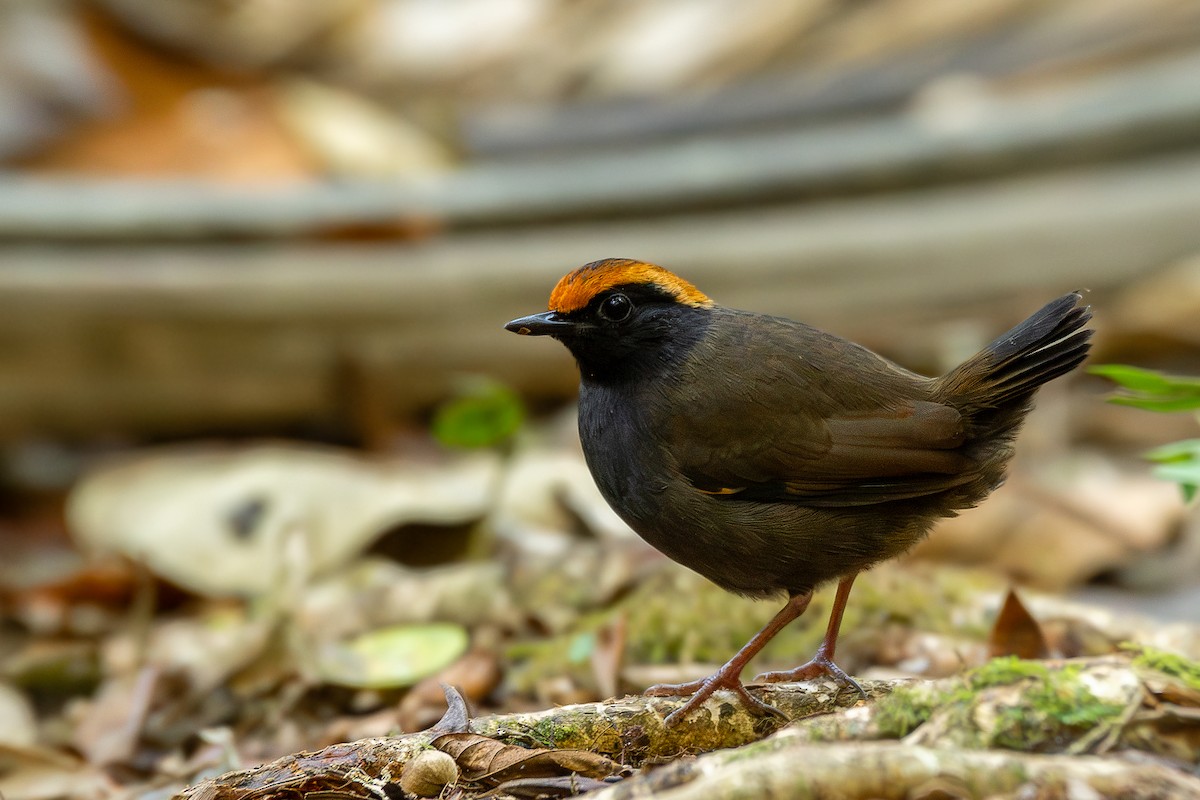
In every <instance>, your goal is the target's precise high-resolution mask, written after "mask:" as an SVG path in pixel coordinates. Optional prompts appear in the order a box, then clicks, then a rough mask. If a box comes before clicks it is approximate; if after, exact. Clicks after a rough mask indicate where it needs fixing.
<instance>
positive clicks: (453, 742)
mask: <svg viewBox="0 0 1200 800" xmlns="http://www.w3.org/2000/svg"><path fill="white" fill-rule="evenodd" d="M432 744H433V746H434V747H436V748H437V749H439V750H441V751H442V752H444V753H448V754H450V755H451V756H453V757H454V760H455V761H456V762H458V768H459V769H460V770H462V773H463V777H464V778H466V779H467V780H469V781H475V782H478V783H486V784H488V785H492V786H494V785H497V784H500V783H503V782H504V781H508V780H513V779H515V778H549V777H554V776H560V775H571V774H575V775H582V776H584V777H588V778H597V779H598V778H607V777H608V776H609V775H617V774H619V773H621V772H622V771H623V770H624V769H625V768H624V767H623V766H621V765H620V764H618V763H617V762H615V761H613V760H612V759H609V758H605V757H604V756H600V755H596V754H595V753H591V752H588V751H587V750H548V749H546V748H542V747H537V748H532V749H529V748H525V747H518V746H517V745H513V744H505V743H504V742H500V741H497V740H496V739H491V738H489V737H487V736H482V735H480V734H478V733H447V734H443V735H441V736H439V737H437V738H436V739H434V740H433V742H432Z"/></svg>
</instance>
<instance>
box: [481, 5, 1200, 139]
mask: <svg viewBox="0 0 1200 800" xmlns="http://www.w3.org/2000/svg"><path fill="white" fill-rule="evenodd" d="M884 5H886V4H884ZM871 10H872V9H869V8H864V9H861V11H863V12H870V11H871ZM1171 10H1172V11H1173V12H1174V13H1163V12H1164V11H1165V10H1164V9H1162V8H1158V9H1154V10H1149V9H1146V8H1137V7H1132V8H1125V9H1123V13H1121V12H1117V13H1114V9H1112V8H1109V9H1106V10H1097V9H1094V8H1092V7H1091V4H1089V3H1083V4H1078V3H1075V4H1072V3H1068V4H1066V5H1065V7H1063V6H1061V4H1060V7H1055V4H1050V3H1045V4H1041V5H1035V6H1032V7H1029V6H1027V7H1026V8H1024V9H1017V8H1012V9H1009V11H1010V12H1013V17H1012V18H1002V19H999V20H997V21H995V24H994V25H991V26H989V27H986V28H983V29H978V30H971V31H969V32H961V31H960V32H958V34H957V35H953V36H947V35H942V36H937V37H935V38H934V39H933V40H932V41H930V42H928V43H925V44H922V45H920V46H917V47H910V48H907V49H897V48H896V47H895V42H893V41H889V42H887V43H886V45H885V46H886V47H887V48H888V49H886V50H885V51H884V52H881V53H879V54H877V55H875V56H873V57H871V58H863V59H857V60H852V61H851V62H850V63H848V64H843V65H841V66H837V67H832V66H830V65H828V64H826V63H824V59H823V58H822V56H821V55H820V54H819V53H817V54H814V53H813V52H811V51H812V50H813V48H814V47H816V48H819V49H820V51H821V52H822V53H828V51H830V50H831V49H833V51H834V52H835V53H836V47H837V43H836V42H837V40H838V37H837V36H830V34H829V31H826V30H824V29H822V31H821V32H820V33H819V34H816V35H814V36H812V37H803V36H799V37H797V42H796V43H795V44H794V45H793V49H794V50H796V51H798V52H796V53H795V54H794V55H793V56H792V57H791V58H790V59H782V60H786V61H788V62H790V63H787V64H780V65H777V66H776V68H775V70H774V71H763V72H762V73H761V74H754V75H750V76H747V77H743V78H742V79H741V80H739V81H737V83H736V84H733V85H731V86H727V87H722V88H719V89H715V90H708V91H699V90H693V91H690V92H687V91H685V92H679V93H676V94H674V95H670V96H666V97H661V96H653V97H645V98H607V99H603V100H593V101H588V102H578V103H562V104H557V105H551V104H543V105H532V104H524V105H509V106H502V105H498V104H496V105H492V106H484V107H480V108H476V109H469V110H467V111H466V112H465V113H464V115H463V140H464V143H465V145H466V148H467V150H468V152H470V153H472V154H475V155H482V156H497V155H499V156H508V157H512V156H514V155H519V154H527V153H533V152H538V151H546V150H565V151H569V150H572V149H581V148H601V147H609V148H611V147H628V146H631V145H632V146H638V145H640V144H644V143H645V142H646V141H647V140H648V139H652V138H657V139H666V138H671V137H679V136H695V135H705V134H708V135H712V134H713V133H714V132H717V131H735V130H737V129H739V128H741V129H746V128H754V127H758V128H762V127H766V126H770V127H776V128H778V127H780V126H785V125H792V126H794V125H798V124H814V123H818V122H821V121H829V120H830V119H831V118H836V117H843V118H845V117H849V116H852V115H854V116H858V117H860V118H861V117H864V116H867V115H880V114H884V113H889V112H891V113H894V112H896V111H897V110H898V109H901V108H902V107H903V106H904V105H905V104H906V103H910V102H912V100H913V98H914V97H915V96H916V95H918V93H920V92H921V91H922V90H923V89H926V88H927V87H929V86H930V85H931V84H933V83H935V82H937V81H938V80H939V79H942V78H945V77H957V76H963V75H966V76H971V77H972V78H977V79H979V80H981V81H986V82H989V83H997V84H1004V83H1006V82H1011V81H1014V80H1029V79H1030V78H1040V79H1042V80H1047V79H1049V80H1057V81H1061V82H1065V83H1071V82H1074V81H1078V80H1080V79H1081V76H1086V75H1087V74H1088V73H1089V72H1090V73H1103V72H1105V71H1108V72H1120V71H1125V70H1133V71H1136V70H1137V69H1138V68H1139V67H1138V62H1139V61H1141V60H1144V59H1147V56H1148V54H1155V53H1157V54H1164V53H1170V52H1172V51H1176V52H1177V51H1184V52H1186V51H1188V50H1194V49H1195V47H1196V46H1197V42H1198V41H1200V7H1198V6H1195V5H1193V6H1191V7H1188V6H1187V5H1179V6H1177V7H1175V8H1173V9H1171ZM1022 11H1023V12H1024V13H1020V12H1022ZM1105 11H1107V12H1108V13H1105ZM842 38H844V37H842ZM830 39H833V40H835V41H833V42H831V41H829V40H830ZM1150 60H1153V55H1151V56H1150ZM1064 75H1066V76H1067V77H1066V78H1065V79H1064V77H1063V76H1064ZM1094 77H1095V76H1094V75H1093V76H1092V78H1091V79H1094ZM1085 79H1086V78H1085Z"/></svg>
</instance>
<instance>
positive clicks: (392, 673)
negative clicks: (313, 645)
mask: <svg viewBox="0 0 1200 800" xmlns="http://www.w3.org/2000/svg"><path fill="white" fill-rule="evenodd" d="M466 649H467V632H466V631H465V630H464V629H463V628H462V626H460V625H453V624H450V623H431V624H428V625H391V626H388V627H386V628H378V629H376V630H373V631H368V632H367V633H364V634H362V635H360V636H357V637H355V638H353V639H350V640H349V641H346V642H339V643H337V644H333V645H330V646H329V647H327V648H325V649H324V650H322V651H321V652H320V653H319V654H318V656H317V670H318V672H319V673H320V675H321V677H322V678H324V679H325V680H326V681H328V682H329V683H333V684H336V685H338V686H349V687H352V688H356V689H393V688H400V687H404V686H412V685H414V684H415V683H417V682H418V681H420V680H421V679H422V678H427V677H429V676H430V675H436V674H437V673H438V672H441V671H442V670H443V669H445V668H446V667H448V666H450V664H452V663H453V662H454V661H455V660H456V659H457V658H458V657H459V656H461V655H462V654H463V653H464V652H466Z"/></svg>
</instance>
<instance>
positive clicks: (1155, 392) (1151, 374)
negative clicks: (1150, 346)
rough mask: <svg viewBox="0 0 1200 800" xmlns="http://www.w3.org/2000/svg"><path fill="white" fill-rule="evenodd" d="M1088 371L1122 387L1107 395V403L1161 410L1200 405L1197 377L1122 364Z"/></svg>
mask: <svg viewBox="0 0 1200 800" xmlns="http://www.w3.org/2000/svg"><path fill="white" fill-rule="evenodd" d="M1088 371H1089V372H1091V373H1092V374H1093V375H1102V376H1104V377H1106V378H1108V379H1110V380H1112V381H1113V382H1115V383H1116V384H1117V385H1119V386H1121V387H1122V388H1123V389H1125V390H1126V391H1125V393H1120V394H1115V395H1113V396H1112V397H1110V398H1108V401H1109V402H1110V403H1115V404H1117V405H1122V406H1132V407H1134V408H1141V409H1144V410H1146V411H1158V412H1164V413H1170V412H1175V411H1192V410H1195V409H1200V378H1191V377H1185V376H1181V375H1166V374H1164V373H1161V372H1156V371H1154V370H1148V369H1141V368H1140V367H1130V366H1127V365H1124V364H1101V365H1099V366H1095V367H1091V368H1089V370H1088Z"/></svg>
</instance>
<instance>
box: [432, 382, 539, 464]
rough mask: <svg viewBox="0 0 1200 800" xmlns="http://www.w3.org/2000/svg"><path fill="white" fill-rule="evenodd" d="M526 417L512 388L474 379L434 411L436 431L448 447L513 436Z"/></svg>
mask: <svg viewBox="0 0 1200 800" xmlns="http://www.w3.org/2000/svg"><path fill="white" fill-rule="evenodd" d="M524 421H525V407H524V406H523V405H522V404H521V398H520V397H518V396H517V393H516V392H514V391H513V390H512V389H510V388H508V387H507V386H504V385H502V384H499V383H496V382H494V381H483V380H481V381H473V382H471V383H470V384H469V385H467V386H466V388H465V389H464V390H463V391H462V392H461V393H460V394H459V395H458V396H457V397H454V398H452V399H450V400H448V401H446V402H445V403H443V404H442V405H441V406H439V407H438V409H437V411H436V412H434V416H433V435H434V436H435V437H436V438H437V440H438V441H439V442H441V443H442V444H444V445H447V446H449V447H468V448H475V447H491V446H493V445H497V444H500V443H501V442H503V441H505V440H506V439H508V438H509V437H511V436H512V435H513V434H514V433H516V432H517V430H518V429H519V428H520V427H521V424H522V423H523V422H524Z"/></svg>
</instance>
